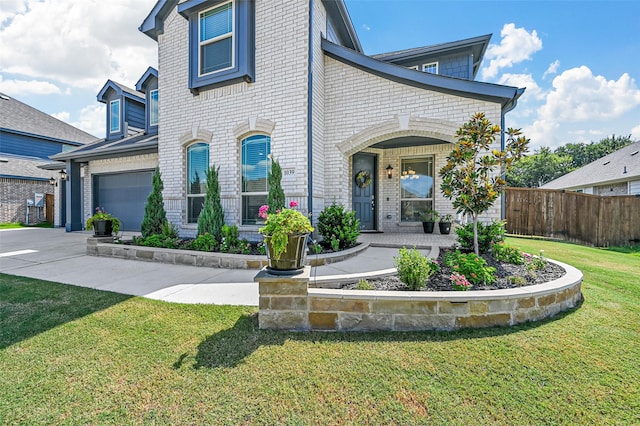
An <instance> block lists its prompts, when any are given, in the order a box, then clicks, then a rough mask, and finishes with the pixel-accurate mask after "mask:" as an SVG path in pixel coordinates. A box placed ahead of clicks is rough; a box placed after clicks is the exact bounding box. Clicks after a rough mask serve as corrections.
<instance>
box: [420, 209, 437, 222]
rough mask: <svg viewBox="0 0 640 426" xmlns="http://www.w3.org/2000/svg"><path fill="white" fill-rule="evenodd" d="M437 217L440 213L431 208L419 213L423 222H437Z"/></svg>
mask: <svg viewBox="0 0 640 426" xmlns="http://www.w3.org/2000/svg"><path fill="white" fill-rule="evenodd" d="M438 217H440V214H439V213H438V212H437V211H436V210H433V209H430V210H427V211H426V212H424V213H421V214H420V219H422V221H423V222H437V221H438Z"/></svg>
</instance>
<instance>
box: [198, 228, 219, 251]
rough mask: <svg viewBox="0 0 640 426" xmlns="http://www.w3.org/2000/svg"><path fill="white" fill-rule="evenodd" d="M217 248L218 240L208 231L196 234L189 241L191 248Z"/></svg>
mask: <svg viewBox="0 0 640 426" xmlns="http://www.w3.org/2000/svg"><path fill="white" fill-rule="evenodd" d="M218 248H219V244H218V241H217V240H216V239H215V238H214V237H213V235H211V234H210V233H208V232H205V233H204V234H201V235H198V237H197V238H196V239H195V240H193V241H192V242H191V249H193V250H198V251H216V250H218Z"/></svg>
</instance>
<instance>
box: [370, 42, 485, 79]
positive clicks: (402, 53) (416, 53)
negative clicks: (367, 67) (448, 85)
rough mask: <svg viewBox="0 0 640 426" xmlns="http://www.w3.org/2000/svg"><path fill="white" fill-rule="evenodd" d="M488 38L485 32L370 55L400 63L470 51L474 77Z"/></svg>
mask: <svg viewBox="0 0 640 426" xmlns="http://www.w3.org/2000/svg"><path fill="white" fill-rule="evenodd" d="M490 40H491V34H486V35H483V36H478V37H473V38H467V39H464V40H458V41H452V42H449V43H440V44H433V45H430V46H423V47H414V48H412V49H404V50H397V51H395V52H387V53H379V54H377V55H371V57H372V58H375V59H378V60H380V61H385V62H391V63H394V64H398V65H402V64H404V63H406V62H411V61H416V60H420V59H424V60H426V59H428V58H433V59H436V58H435V57H436V56H445V55H455V54H457V53H463V52H468V51H470V52H471V53H472V54H473V77H474V78H475V76H476V74H477V73H478V70H479V69H480V63H481V62H482V58H483V57H484V53H485V52H486V50H487V47H488V46H489V41H490Z"/></svg>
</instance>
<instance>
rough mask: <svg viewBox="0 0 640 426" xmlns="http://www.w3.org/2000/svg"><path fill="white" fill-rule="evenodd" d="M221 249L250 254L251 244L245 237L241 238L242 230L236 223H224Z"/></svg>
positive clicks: (224, 251)
mask: <svg viewBox="0 0 640 426" xmlns="http://www.w3.org/2000/svg"><path fill="white" fill-rule="evenodd" d="M220 251H221V252H222V253H235V254H249V253H250V252H251V244H250V243H249V242H248V241H247V240H245V239H240V232H239V231H238V227H237V226H236V225H232V226H228V225H223V226H222V242H221V244H220Z"/></svg>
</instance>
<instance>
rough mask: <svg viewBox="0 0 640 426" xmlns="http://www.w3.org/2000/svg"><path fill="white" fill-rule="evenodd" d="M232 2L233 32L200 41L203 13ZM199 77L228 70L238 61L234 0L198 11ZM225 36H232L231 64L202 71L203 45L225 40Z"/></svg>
mask: <svg viewBox="0 0 640 426" xmlns="http://www.w3.org/2000/svg"><path fill="white" fill-rule="evenodd" d="M229 3H231V32H230V33H226V34H222V35H219V36H218V37H214V38H211V39H209V40H205V41H200V30H201V27H200V25H201V17H202V15H204V14H205V13H207V12H209V11H210V10H213V9H218V8H220V7H222V6H224V5H227V4H229ZM197 35H198V77H203V76H205V75H211V74H215V73H218V72H222V71H226V70H230V69H232V68H233V67H234V66H235V63H236V49H235V43H234V40H235V37H236V8H235V4H234V0H230V1H228V2H225V3H221V4H218V5H216V6H214V7H211V8H209V9H207V10H203V11H202V12H200V13H198V34H197ZM225 38H231V66H229V67H227V68H221V69H219V70H215V71H210V72H207V73H204V74H203V73H202V72H201V71H202V62H201V61H202V46H206V45H208V44H211V43H215V42H216V41H220V40H224V39H225Z"/></svg>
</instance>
